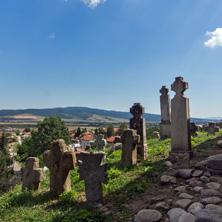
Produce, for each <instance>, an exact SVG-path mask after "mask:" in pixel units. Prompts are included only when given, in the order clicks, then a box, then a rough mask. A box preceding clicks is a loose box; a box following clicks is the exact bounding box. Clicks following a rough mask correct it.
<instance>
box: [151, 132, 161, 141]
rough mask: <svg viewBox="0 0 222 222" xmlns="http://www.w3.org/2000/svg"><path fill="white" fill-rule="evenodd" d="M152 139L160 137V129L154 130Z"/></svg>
mask: <svg viewBox="0 0 222 222" xmlns="http://www.w3.org/2000/svg"><path fill="white" fill-rule="evenodd" d="M152 139H160V134H159V132H158V131H154V132H153V134H152Z"/></svg>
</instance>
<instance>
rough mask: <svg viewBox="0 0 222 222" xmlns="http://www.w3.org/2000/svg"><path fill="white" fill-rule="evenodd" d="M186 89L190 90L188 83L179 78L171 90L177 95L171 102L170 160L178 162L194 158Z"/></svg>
mask: <svg viewBox="0 0 222 222" xmlns="http://www.w3.org/2000/svg"><path fill="white" fill-rule="evenodd" d="M186 89H188V83H187V82H185V81H184V80H183V77H177V78H176V80H175V82H174V83H173V84H172V85H171V90H172V91H174V92H176V95H175V96H174V98H173V99H172V102H171V106H172V110H171V112H172V116H171V152H170V158H171V159H172V160H174V161H176V162H181V160H182V161H189V160H190V158H191V156H192V152H191V141H190V111H189V99H188V98H186V97H185V95H184V91H185V90H186Z"/></svg>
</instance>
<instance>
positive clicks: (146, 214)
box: [134, 209, 162, 222]
mask: <svg viewBox="0 0 222 222" xmlns="http://www.w3.org/2000/svg"><path fill="white" fill-rule="evenodd" d="M161 219H162V215H161V213H160V212H159V211H157V210H151V209H144V210H141V211H139V212H138V214H137V215H136V216H135V218H134V222H158V221H160V220H161Z"/></svg>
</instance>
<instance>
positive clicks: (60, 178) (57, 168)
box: [43, 139, 76, 196]
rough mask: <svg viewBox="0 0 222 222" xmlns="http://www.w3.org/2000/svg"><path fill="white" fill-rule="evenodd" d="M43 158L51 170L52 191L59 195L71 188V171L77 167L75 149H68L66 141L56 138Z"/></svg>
mask: <svg viewBox="0 0 222 222" xmlns="http://www.w3.org/2000/svg"><path fill="white" fill-rule="evenodd" d="M43 160H44V163H45V165H46V166H47V167H48V168H49V170H50V192H52V193H53V194H54V195H57V196H59V195H60V194H61V193H63V192H64V191H67V190H71V180H70V172H69V171H70V170H72V169H74V168H75V163H76V157H75V153H74V152H73V151H68V149H67V146H66V144H65V141H64V140H62V139H59V140H55V141H54V142H53V143H52V145H51V148H50V150H47V151H45V153H44V154H43Z"/></svg>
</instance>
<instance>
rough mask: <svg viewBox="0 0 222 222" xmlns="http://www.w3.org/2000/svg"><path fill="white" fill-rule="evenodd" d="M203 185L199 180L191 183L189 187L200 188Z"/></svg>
mask: <svg viewBox="0 0 222 222" xmlns="http://www.w3.org/2000/svg"><path fill="white" fill-rule="evenodd" d="M202 184H203V182H201V181H199V180H192V181H190V182H189V186H190V187H197V186H198V187H199V186H201V185H202Z"/></svg>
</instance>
